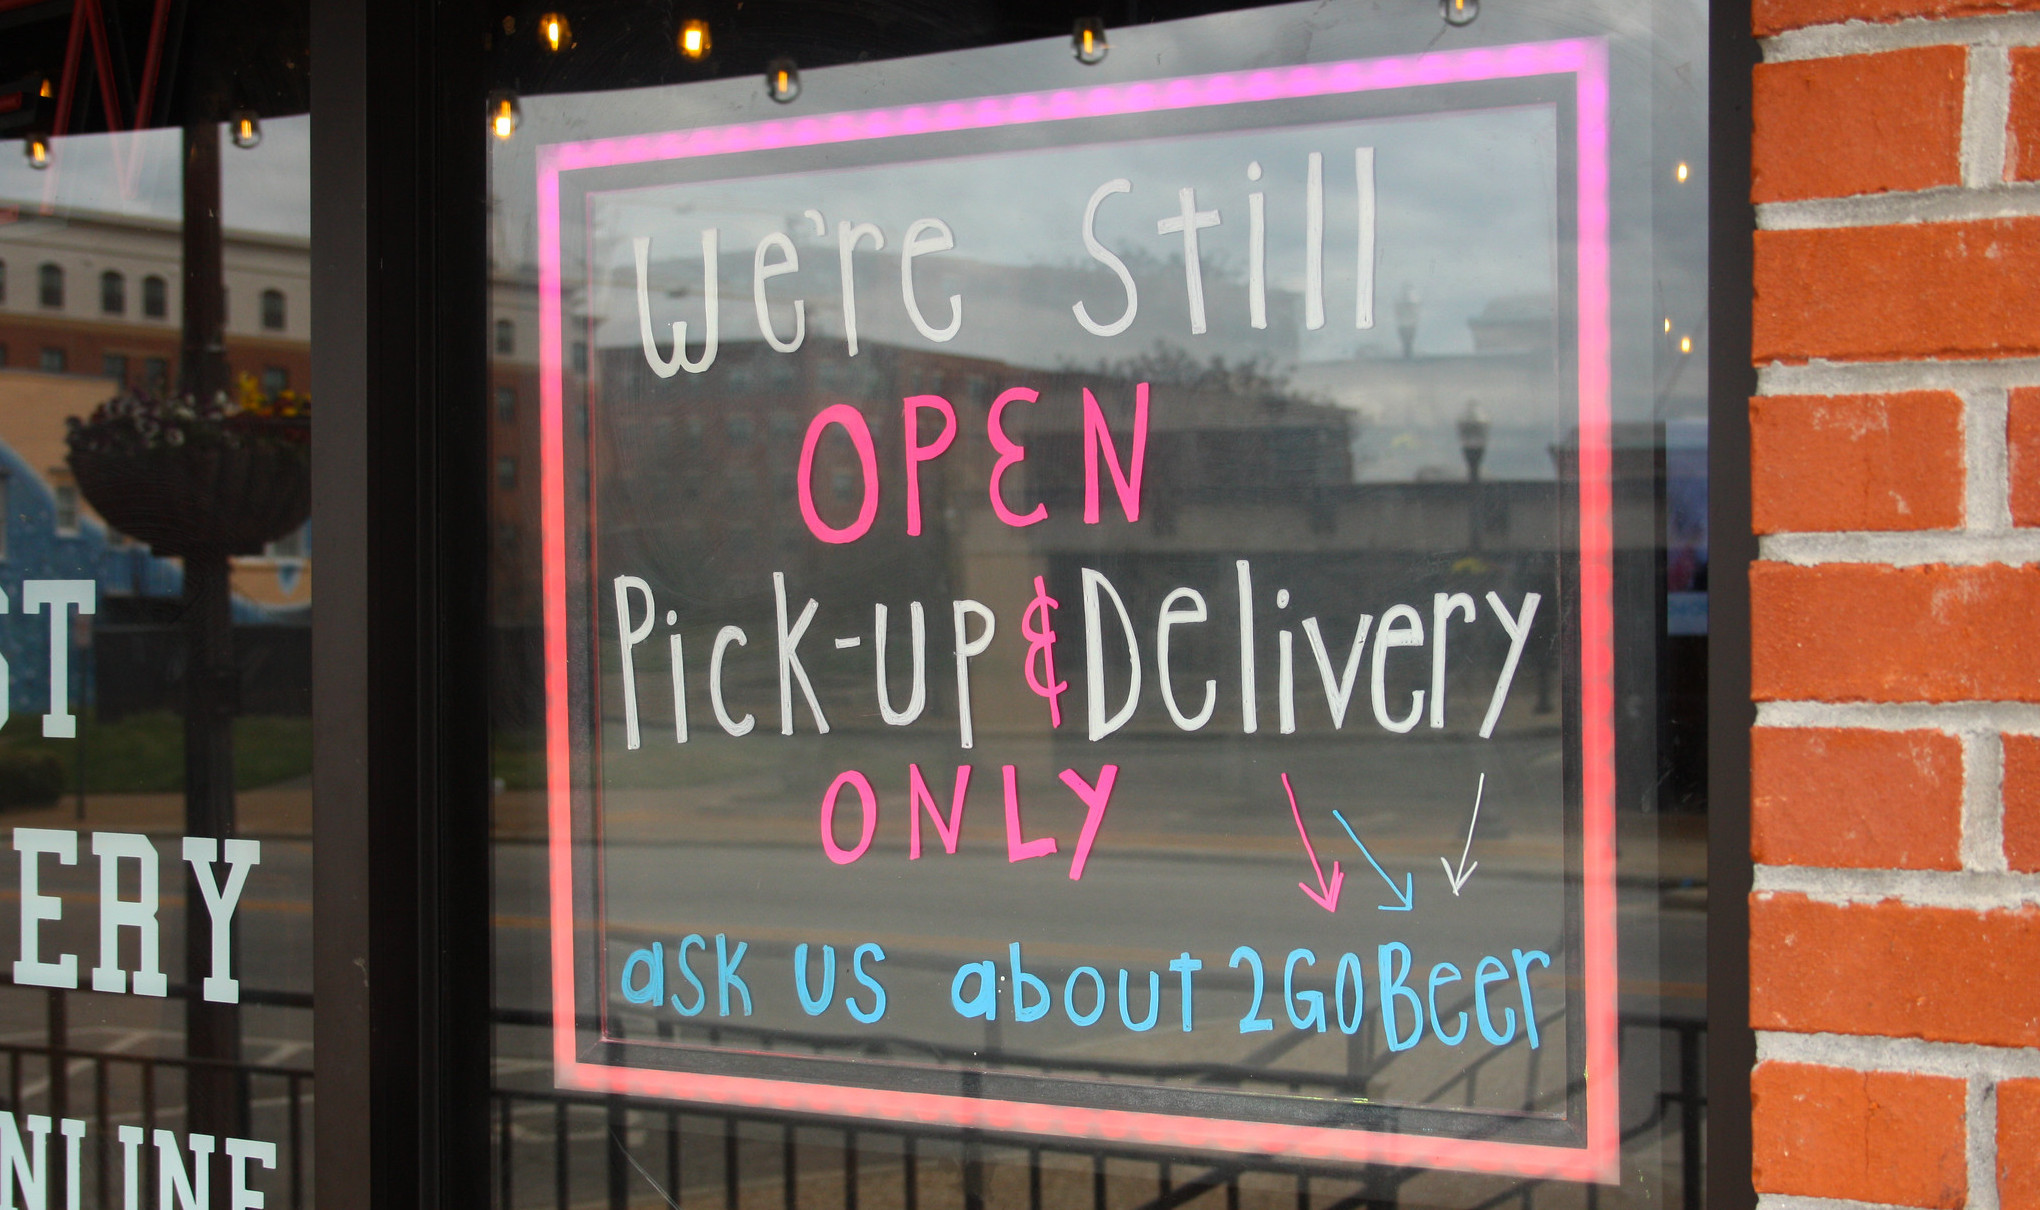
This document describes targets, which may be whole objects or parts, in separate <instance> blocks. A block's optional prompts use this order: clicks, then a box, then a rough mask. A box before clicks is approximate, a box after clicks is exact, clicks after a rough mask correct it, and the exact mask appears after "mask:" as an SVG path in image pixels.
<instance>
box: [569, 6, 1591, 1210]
mask: <svg viewBox="0 0 2040 1210" xmlns="http://www.w3.org/2000/svg"><path fill="white" fill-rule="evenodd" d="M1606 118H1607V85H1606V73H1605V65H1604V53H1603V48H1602V47H1601V45H1600V44H1598V43H1596V42H1592V41H1568V42H1553V43H1543V44H1531V45H1521V46H1513V47H1505V48H1491V49H1484V50H1477V51H1452V52H1439V53H1433V54H1426V55H1421V56H1416V57H1411V58H1404V59H1394V60H1373V61H1356V62H1342V63H1331V64H1317V65H1312V66H1309V67H1300V68H1293V69H1284V70H1280V71H1260V72H1247V73H1240V74H1236V75H1220V76H1204V77H1193V78H1181V79H1166V80H1152V81H1143V82H1135V83H1130V84H1112V85H1107V86H1100V87H1097V88H1093V89H1089V90H1084V91H1067V92H1050V93H1043V94H1020V95H1000V96H988V97H980V98H960V99H957V100H953V101H947V102H943V103H939V104H926V105H915V106H904V107H899V108H891V109H875V110H867V111H859V112H844V113H837V114H831V115H826V116H819V117H814V116H804V117H789V118H786V119H784V120H774V121H766V122H762V123H755V124H747V125H738V126H723V127H714V128H701V129H692V130H682V131H674V132H670V133H658V134H650V135H644V136H636V137H629V138H618V139H611V140H596V141H588V142H579V143H564V144H553V145H549V146H547V147H544V148H543V149H541V152H540V158H539V164H538V181H539V199H538V206H539V210H538V214H539V239H540V244H539V249H538V262H539V290H540V299H541V307H542V312H541V323H540V329H541V346H542V348H541V365H542V399H543V442H544V445H543V453H544V465H543V483H542V495H543V503H544V514H545V515H544V525H545V528H544V560H545V571H544V577H545V580H544V583H545V594H544V597H545V599H544V609H545V623H546V630H545V656H546V667H547V678H546V693H547V697H546V718H547V737H548V779H549V781H548V794H549V803H550V836H551V850H550V851H551V864H550V879H551V892H552V900H551V902H552V945H553V993H554V1001H553V1003H554V1040H555V1060H556V1075H557V1078H558V1081H559V1082H560V1083H561V1084H562V1085H564V1086H569V1087H576V1088H586V1089H597V1090H606V1091H614V1092H627V1093H632V1094H638V1095H653V1096H664V1097H671V1098H675V1099H680V1100H686V1101H695V1102H709V1103H717V1104H735V1105H745V1106H762V1107H770V1108H774V1109H779V1110H790V1111H804V1112H813V1113H818V1114H828V1115H837V1116H852V1117H880V1118H889V1119H910V1120H917V1121H926V1122H937V1123H948V1124H952V1125H957V1126H969V1127H977V1128H983V1129H990V1130H997V1131H1010V1132H1015V1133H1021V1134H1032V1135H1051V1136H1065V1137H1070V1136H1073V1137H1080V1138H1093V1139H1111V1140H1118V1141H1130V1142H1139V1143H1149V1144H1157V1145H1163V1146H1169V1147H1177V1148H1194V1149H1207V1150H1221V1151H1238V1152H1251V1153H1262V1154H1274V1155H1280V1156H1287V1157H1292V1158H1301V1159H1313V1160H1330V1161H1377V1162H1388V1163H1399V1164H1421V1165H1435V1166H1446V1167H1457V1168H1465V1169H1473V1170H1481V1171H1494V1172H1510V1173H1520V1174H1535V1175H1547V1176H1563V1177H1572V1178H1587V1179H1607V1178H1608V1177H1609V1176H1610V1174H1611V1173H1612V1171H1613V1168H1612V1165H1613V1162H1614V1157H1615V1153H1616V1147H1617V1143H1616V1116H1615V1106H1616V1100H1615V1098H1616V1090H1615V1085H1614V1080H1613V1072H1614V1068H1615V1060H1614V1054H1615V1052H1614V1028H1615V1000H1614V997H1615V990H1614V975H1613V972H1614V940H1613V938H1614V898H1613V868H1612V860H1613V858H1612V852H1613V840H1612V837H1613V826H1614V821H1613V796H1614V782H1613V777H1614V774H1613V766H1614V756H1613V751H1614V739H1613V727H1614V718H1613V714H1614V710H1613V696H1612V693H1613V690H1612V676H1613V662H1614V650H1613V640H1612V633H1613V619H1612V611H1613V596H1612V588H1611V584H1612V580H1611V576H1612V559H1613V555H1612V549H1611V543H1612V537H1611V533H1612V531H1611V520H1610V517H1611V503H1610V490H1611V489H1610V482H1611V480H1610V456H1609V442H1610V401H1609V373H1610V367H1609V360H1610V354H1609V332H1610V326H1609V325H1610V316H1609V293H1608V291H1609V284H1608V278H1609V265H1608V254H1609V253H1608V249H1609V237H1608V209H1607V205H1608V203H1607V163H1608V159H1607V146H1606V144H1607V129H1606ZM1427 325H1428V326H1427ZM1462 460H1463V462H1464V466H1463V468H1462V467H1461V466H1460V465H1459V464H1460V462H1461V461H1462Z"/></svg>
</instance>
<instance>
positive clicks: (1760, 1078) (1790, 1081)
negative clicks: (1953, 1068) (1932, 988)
mask: <svg viewBox="0 0 2040 1210" xmlns="http://www.w3.org/2000/svg"><path fill="white" fill-rule="evenodd" d="M1965 1096H1966V1090H1965V1088H1964V1086H1963V1081H1961V1080H1959V1079H1955V1078H1952V1077H1949V1076H1923V1075H1912V1074H1908V1073H1903V1072H1889V1071H1852V1070H1849V1069H1847V1068H1842V1067H1819V1066H1814V1065H1812V1064H1806V1063H1777V1062H1771V1063H1761V1064H1758V1066H1757V1068H1756V1070H1755V1071H1753V1072H1751V1073H1750V1103H1751V1104H1750V1107H1751V1117H1752V1122H1751V1125H1752V1128H1753V1134H1754V1136H1755V1140H1754V1141H1755V1148H1754V1153H1753V1154H1752V1156H1751V1168H1750V1175H1751V1176H1752V1177H1753V1178H1754V1179H1755V1181H1756V1187H1757V1192H1759V1193H1782V1194H1797V1195H1799V1196H1802V1197H1832V1198H1848V1199H1851V1200H1854V1201H1864V1202H1882V1203H1886V1204H1890V1205H1900V1206H1927V1207H1935V1208H1937V1210H1938V1208H1940V1207H1947V1208H1949V1210H1953V1208H1954V1207H1958V1206H1961V1205H1962V1204H1963V1199H1964V1196H1965V1195H1966V1193H1967V1192H1968V1185H1969V1178H1968V1162H1967V1158H1966V1151H1967V1145H1966V1127H1965V1124H1964V1121H1963V1110H1964V1103H1965Z"/></svg>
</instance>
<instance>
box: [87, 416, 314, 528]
mask: <svg viewBox="0 0 2040 1210" xmlns="http://www.w3.org/2000/svg"><path fill="white" fill-rule="evenodd" d="M310 412H311V408H310V400H308V399H306V398H304V397H302V396H298V395H294V394H292V393H291V392H288V391H286V392H284V393H283V394H281V395H279V396H277V397H275V398H273V399H267V398H263V397H261V396H260V395H259V394H257V393H256V392H255V390H254V385H253V383H252V382H251V381H250V380H247V379H243V380H242V383H241V398H240V399H239V400H229V399H227V398H226V397H225V395H224V394H221V395H219V396H216V397H215V398H213V399H212V400H210V401H206V402H201V401H198V400H195V399H193V398H192V397H191V396H189V395H182V396H178V395H173V396H168V397H162V396H155V395H149V394H141V393H128V394H123V395H121V396H119V397H117V398H115V399H111V400H108V401H107V402H106V403H103V404H101V405H100V406H99V407H97V408H95V409H94V410H93V413H92V415H91V416H90V417H88V418H87V419H84V420H79V419H78V418H76V417H73V418H71V420H70V422H69V431H68V432H67V434H66V437H65V440H66V442H67V444H68V445H69V446H70V463H71V474H72V476H73V477H74V478H76V480H77V482H78V490H79V492H80V493H81V494H83V496H84V497H85V500H86V501H87V502H88V503H90V504H91V506H92V508H93V509H94V511H96V512H97V513H98V514H99V515H100V516H101V517H103V518H105V520H106V523H107V524H108V525H111V526H112V527H113V528H115V529H117V530H119V531H120V532H121V533H124V534H126V535H127V536H129V537H130V538H133V539H135V540H136V541H138V542H146V543H148V544H149V545H150V546H151V547H153V548H155V550H156V552H157V553H158V554H165V555H180V556H189V555H195V554H201V553H211V554H223V555H248V554H259V553H260V552H261V550H262V548H263V546H264V545H265V544H266V543H269V542H273V541H275V540H276V539H278V538H281V537H283V536H284V535H286V534H288V533H290V532H291V531H293V530H295V529H297V528H298V527H299V526H301V525H303V524H304V523H305V521H306V519H307V518H309V517H310V516H311V511H312V474H311V446H310V437H311V418H310Z"/></svg>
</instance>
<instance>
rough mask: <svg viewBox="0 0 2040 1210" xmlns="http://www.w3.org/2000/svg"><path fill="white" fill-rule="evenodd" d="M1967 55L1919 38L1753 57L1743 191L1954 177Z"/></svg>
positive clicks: (1898, 186)
mask: <svg viewBox="0 0 2040 1210" xmlns="http://www.w3.org/2000/svg"><path fill="white" fill-rule="evenodd" d="M1968 61H1969V56H1968V52H1967V51H1965V50H1964V49H1963V48H1962V47H1959V46H1923V47H1916V48H1913V49H1910V50H1895V51H1888V52H1886V53H1884V54H1875V55H1840V56H1836V57H1834V58H1830V59H1801V60H1797V61H1792V62H1786V63H1766V64H1763V65H1761V66H1759V67H1758V68H1757V69H1756V73H1755V75H1754V77H1753V79H1752V81H1751V98H1750V100H1751V115H1750V116H1751V127H1752V137H1751V142H1750V163H1751V183H1750V198H1751V200H1752V201H1757V202H1785V201H1797V200H1799V199H1802V198H1816V197H1848V196H1851V195H1854V194H1863V193H1887V192H1891V191H1894V190H1908V189H1931V188H1933V187H1934V186H1937V185H1959V184H1961V183H1962V88H1963V80H1964V77H1965V75H1966V74H1967V68H1968Z"/></svg>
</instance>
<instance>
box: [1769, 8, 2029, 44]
mask: <svg viewBox="0 0 2040 1210" xmlns="http://www.w3.org/2000/svg"><path fill="white" fill-rule="evenodd" d="M2035 9H2040V0H1754V2H1753V3H1752V4H1751V5H1750V26H1751V30H1752V32H1754V33H1755V34H1756V35H1757V36H1758V37H1759V38H1768V37H1770V36H1771V35H1772V34H1779V33H1784V32H1785V31H1786V30H1788V29H1803V28H1805V27H1806V26H1809V25H1828V24H1831V23H1833V22H1837V21H1877V22H1890V21H1903V20H1905V19H1906V18H1907V17H1984V16H1989V15H1991V14H1993V13H2016V12H2030V11H2033V10H2035Z"/></svg>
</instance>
